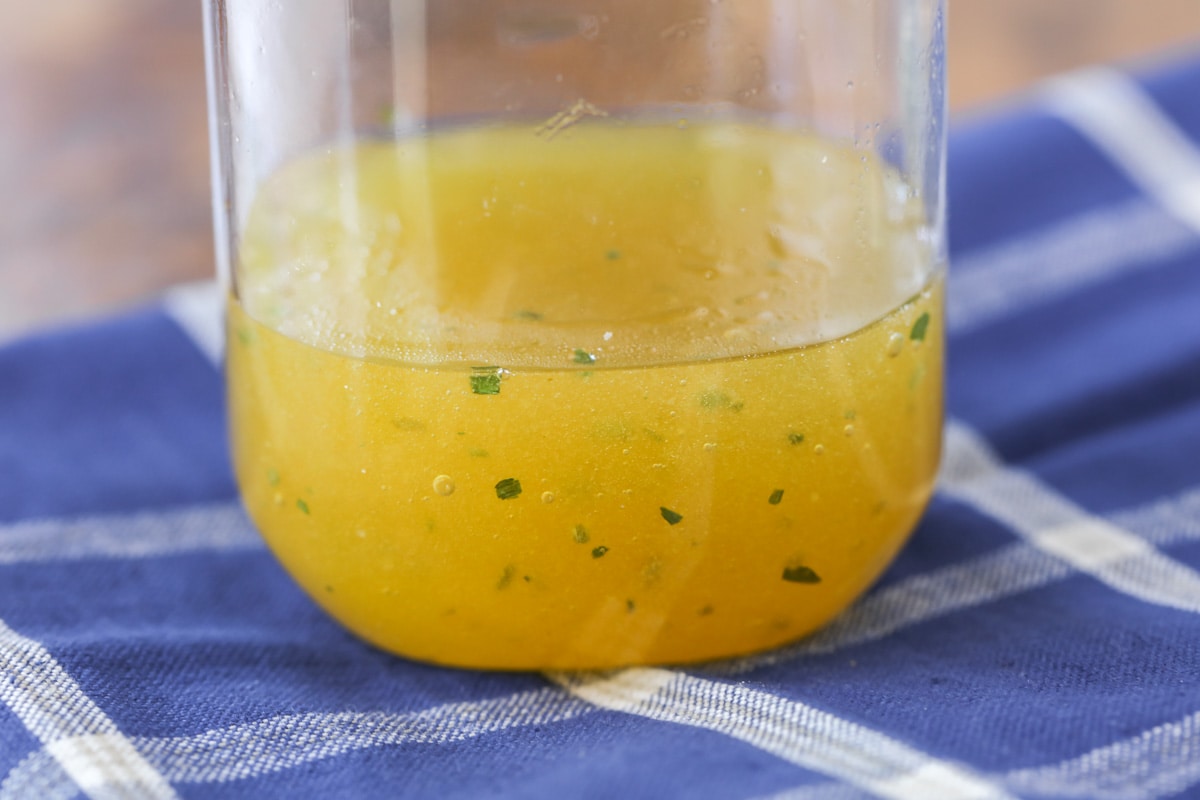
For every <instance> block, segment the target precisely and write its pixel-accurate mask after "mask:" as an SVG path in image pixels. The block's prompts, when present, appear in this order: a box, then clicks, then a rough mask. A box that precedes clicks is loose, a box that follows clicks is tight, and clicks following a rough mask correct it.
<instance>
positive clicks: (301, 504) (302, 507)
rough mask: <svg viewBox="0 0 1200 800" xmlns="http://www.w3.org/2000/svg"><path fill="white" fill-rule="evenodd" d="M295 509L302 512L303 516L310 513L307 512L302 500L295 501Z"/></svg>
mask: <svg viewBox="0 0 1200 800" xmlns="http://www.w3.org/2000/svg"><path fill="white" fill-rule="evenodd" d="M296 508H298V509H300V510H301V511H303V512H304V513H305V514H308V513H310V512H309V510H308V503H306V502H304V500H303V499H298V500H296Z"/></svg>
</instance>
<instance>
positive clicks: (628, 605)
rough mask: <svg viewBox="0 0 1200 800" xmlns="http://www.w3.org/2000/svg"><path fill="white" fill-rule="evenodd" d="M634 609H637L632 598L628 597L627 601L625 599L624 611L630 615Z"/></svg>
mask: <svg viewBox="0 0 1200 800" xmlns="http://www.w3.org/2000/svg"><path fill="white" fill-rule="evenodd" d="M635 608H637V604H636V603H634V602H633V598H632V597H630V598H629V599H627V600H626V601H625V610H626V611H628V612H629V613H630V614H632V613H633V610H634V609H635Z"/></svg>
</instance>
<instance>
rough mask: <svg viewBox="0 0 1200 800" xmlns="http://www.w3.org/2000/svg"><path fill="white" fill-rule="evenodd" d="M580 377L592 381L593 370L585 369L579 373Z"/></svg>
mask: <svg viewBox="0 0 1200 800" xmlns="http://www.w3.org/2000/svg"><path fill="white" fill-rule="evenodd" d="M579 377H580V378H582V379H583V380H585V381H590V380H591V379H592V371H591V370H590V369H588V370H584V371H583V372H581V373H579Z"/></svg>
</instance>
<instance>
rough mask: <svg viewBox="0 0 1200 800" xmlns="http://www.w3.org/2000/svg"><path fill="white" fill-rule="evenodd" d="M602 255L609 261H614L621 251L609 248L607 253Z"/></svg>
mask: <svg viewBox="0 0 1200 800" xmlns="http://www.w3.org/2000/svg"><path fill="white" fill-rule="evenodd" d="M604 257H605V258H607V259H608V260H609V261H616V260H617V259H619V258H620V257H621V251H620V250H609V251H608V252H607V253H605V254H604Z"/></svg>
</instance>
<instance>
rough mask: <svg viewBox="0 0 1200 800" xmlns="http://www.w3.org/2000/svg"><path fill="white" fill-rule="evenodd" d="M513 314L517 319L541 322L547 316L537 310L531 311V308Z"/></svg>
mask: <svg viewBox="0 0 1200 800" xmlns="http://www.w3.org/2000/svg"><path fill="white" fill-rule="evenodd" d="M513 316H514V317H516V318H517V319H523V320H525V321H526V322H541V321H542V319H544V317H545V315H543V314H540V313H538V312H537V311H530V310H529V309H525V308H523V309H521V310H520V311H518V312H517V313H515V314H513Z"/></svg>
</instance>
